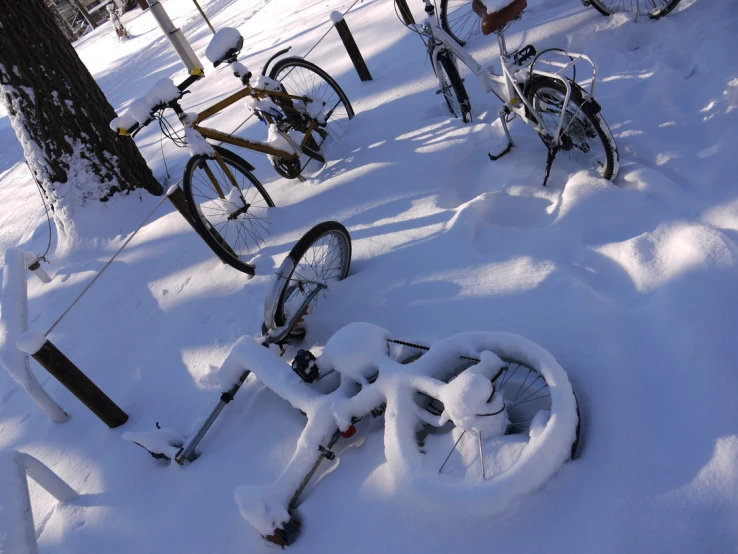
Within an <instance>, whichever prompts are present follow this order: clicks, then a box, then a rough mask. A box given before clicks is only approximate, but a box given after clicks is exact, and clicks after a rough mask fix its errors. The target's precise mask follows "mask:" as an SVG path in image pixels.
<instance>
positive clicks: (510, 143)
mask: <svg viewBox="0 0 738 554" xmlns="http://www.w3.org/2000/svg"><path fill="white" fill-rule="evenodd" d="M509 113H510V110H509V109H508V108H507V106H505V107H504V108H501V109H500V111H499V112H498V114H499V116H500V123H502V130H503V131H505V137H507V146H506V147H505V149H504V150H503V151H502V152H501V153H499V154H497V155H496V156H494V155H492V153H490V154H489V159H490V160H492V161H493V162H494V161H497V160H499V159H500V158H501V157H502V156H504V155H505V154H507V153H508V152H510V149H511V148H512V147H513V146H515V143H514V142H513V139H512V137H511V136H510V130H509V129H508V128H507V115H508V114H509Z"/></svg>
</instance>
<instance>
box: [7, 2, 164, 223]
mask: <svg viewBox="0 0 738 554" xmlns="http://www.w3.org/2000/svg"><path fill="white" fill-rule="evenodd" d="M0 99H1V100H2V101H3V103H4V104H5V106H6V108H7V111H8V113H9V114H10V119H11V123H12V125H13V128H14V129H15V132H16V135H17V136H18V139H19V140H20V142H21V144H22V145H23V150H24V153H25V158H26V160H27V161H28V163H29V165H30V167H31V170H32V171H33V173H34V175H35V176H36V179H37V180H38V181H39V182H40V183H41V185H42V186H43V188H44V191H45V192H46V195H47V197H48V198H49V200H50V202H51V205H52V208H53V209H54V216H55V219H56V220H57V223H59V224H60V227H61V229H60V231H61V232H62V233H63V232H65V227H67V226H73V223H74V213H75V211H76V210H77V209H79V208H80V207H82V206H84V205H86V204H90V203H92V202H98V201H102V202H106V201H107V200H108V199H110V198H111V196H113V195H114V194H115V193H118V192H125V193H126V194H127V193H129V192H131V191H133V190H134V189H137V188H144V189H145V190H147V191H149V192H150V193H151V194H156V195H160V194H162V193H163V190H162V187H161V185H160V184H159V182H158V181H157V180H156V179H155V178H154V176H153V174H152V173H151V170H150V169H149V167H148V166H147V165H146V162H145V161H144V159H143V157H142V156H141V153H140V152H139V151H138V148H137V147H136V144H135V143H134V142H133V140H131V139H130V138H129V137H119V136H118V135H116V134H115V133H114V132H113V131H112V130H111V129H110V128H109V126H108V124H109V123H110V121H111V120H112V119H114V118H115V117H116V113H115V110H114V109H113V107H112V106H111V105H110V104H109V103H108V101H107V99H106V98H105V95H104V94H103V92H102V91H101V90H100V87H98V86H97V83H96V82H95V80H94V79H93V78H92V75H90V72H89V71H88V70H87V68H86V67H85V66H84V64H83V63H82V61H81V60H80V59H79V57H78V56H77V53H76V52H75V50H74V48H73V47H72V45H71V44H70V43H69V42H68V41H67V40H66V39H65V37H64V34H63V33H62V31H61V30H60V29H59V27H58V26H57V25H56V23H55V22H54V19H53V17H52V14H51V12H50V10H49V9H48V8H47V7H46V6H45V5H44V3H43V0H5V1H4V2H3V8H2V9H1V10H0ZM67 224H70V225H67Z"/></svg>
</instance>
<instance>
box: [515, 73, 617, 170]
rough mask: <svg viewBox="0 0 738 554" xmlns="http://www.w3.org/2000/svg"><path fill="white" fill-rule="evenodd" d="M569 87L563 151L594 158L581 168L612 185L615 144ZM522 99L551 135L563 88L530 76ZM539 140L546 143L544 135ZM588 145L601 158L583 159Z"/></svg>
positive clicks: (581, 96) (604, 126) (579, 92)
mask: <svg viewBox="0 0 738 554" xmlns="http://www.w3.org/2000/svg"><path fill="white" fill-rule="evenodd" d="M569 84H570V86H571V98H570V101H569V105H568V107H567V114H570V115H569V117H568V119H565V121H564V127H563V128H564V129H565V131H566V134H565V136H564V137H563V138H564V144H565V145H566V147H565V148H564V149H563V151H565V152H567V153H568V154H569V155H570V157H574V158H584V157H595V163H592V161H591V160H588V161H587V162H585V165H589V166H592V167H595V168H597V170H598V172H599V173H600V175H602V177H603V178H605V179H609V180H611V181H612V180H614V179H615V178H616V177H617V174H618V170H619V166H620V155H619V153H618V149H617V145H616V144H615V138H614V137H613V136H612V132H611V131H610V128H609V127H608V126H607V123H606V122H605V120H604V119H603V118H602V116H601V115H600V114H599V113H595V114H593V113H591V110H588V109H586V108H583V105H584V104H585V103H586V102H588V101H589V100H588V99H587V100H585V98H584V92H583V91H582V89H581V87H579V85H577V84H576V83H575V82H573V81H570V83H569ZM525 95H526V97H527V99H528V102H529V103H530V104H531V105H532V106H533V107H534V108H535V109H536V111H538V113H539V114H540V115H541V116H542V117H543V119H544V127H545V130H547V131H549V132H550V133H549V134H550V135H553V134H554V133H555V131H556V126H557V125H558V120H559V117H560V114H561V109H560V106H563V100H564V97H565V95H566V87H565V85H564V84H563V83H562V82H561V81H560V80H558V79H552V78H550V77H541V76H535V75H534V77H533V79H531V80H530V81H529V82H528V85H527V86H526V90H525ZM544 104H545V107H544ZM557 105H558V111H557ZM572 106H574V107H575V108H576V109H575V110H574V112H573V113H572V112H570V111H569V110H570V109H572ZM546 114H552V116H553V119H552V120H551V121H550V124H549V125H548V126H547V125H546V124H545V119H546V118H545V115H546ZM539 136H540V137H541V140H543V142H544V143H546V138H545V137H544V135H542V134H539ZM595 139H596V140H595ZM592 144H598V145H601V146H602V154H601V155H598V154H596V153H595V154H592V156H587V155H588V154H590V152H591V150H592V148H591V145H592ZM597 165H599V167H597Z"/></svg>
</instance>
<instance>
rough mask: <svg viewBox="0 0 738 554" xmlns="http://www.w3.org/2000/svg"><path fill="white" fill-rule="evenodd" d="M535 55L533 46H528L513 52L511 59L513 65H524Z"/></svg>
mask: <svg viewBox="0 0 738 554" xmlns="http://www.w3.org/2000/svg"><path fill="white" fill-rule="evenodd" d="M535 55H536V49H535V46H533V45H532V44H529V45H528V46H523V47H522V48H521V49H520V50H517V51H515V52H513V59H514V60H515V65H526V62H528V60H530V59H531V58H532V57H533V56H535Z"/></svg>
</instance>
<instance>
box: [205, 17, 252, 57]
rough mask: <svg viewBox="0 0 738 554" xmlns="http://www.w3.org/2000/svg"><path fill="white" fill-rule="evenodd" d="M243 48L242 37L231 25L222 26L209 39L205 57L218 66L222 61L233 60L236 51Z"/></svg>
mask: <svg viewBox="0 0 738 554" xmlns="http://www.w3.org/2000/svg"><path fill="white" fill-rule="evenodd" d="M241 48H243V37H242V36H241V33H239V32H238V31H237V30H236V29H234V28H233V27H223V28H222V29H220V30H219V31H218V32H217V33H215V34H214V35H213V38H212V39H210V44H208V47H207V48H206V49H205V57H206V58H207V59H208V60H209V61H210V63H212V64H213V67H218V66H219V65H220V64H222V63H223V62H235V61H236V58H237V56H238V53H239V52H240V51H241Z"/></svg>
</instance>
